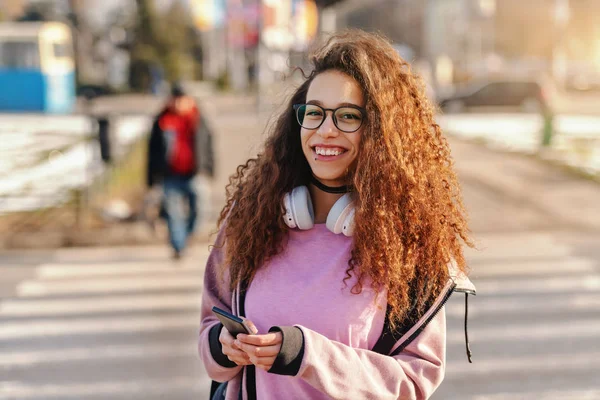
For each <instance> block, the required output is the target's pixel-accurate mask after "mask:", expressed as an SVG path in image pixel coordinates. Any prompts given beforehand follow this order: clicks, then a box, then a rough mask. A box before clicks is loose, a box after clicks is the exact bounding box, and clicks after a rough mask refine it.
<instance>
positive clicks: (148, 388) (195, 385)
mask: <svg viewBox="0 0 600 400" xmlns="http://www.w3.org/2000/svg"><path fill="white" fill-rule="evenodd" d="M209 388H210V381H205V382H202V380H201V379H198V377H197V376H189V377H184V376H180V377H175V378H171V379H160V380H156V379H144V380H131V379H128V380H123V381H110V382H85V383H66V382H64V383H62V382H61V383H60V384H50V385H35V384H24V383H22V382H0V398H7V399H12V400H20V399H40V400H48V399H55V398H57V399H83V398H86V397H89V396H100V395H102V396H107V398H111V399H115V398H127V397H125V396H127V395H129V396H132V395H148V396H150V395H160V394H164V395H165V396H166V397H165V398H169V394H172V393H173V392H174V391H177V390H185V391H186V392H191V393H203V392H204V393H205V394H206V393H208V390H209ZM4 396H5V397H4Z"/></svg>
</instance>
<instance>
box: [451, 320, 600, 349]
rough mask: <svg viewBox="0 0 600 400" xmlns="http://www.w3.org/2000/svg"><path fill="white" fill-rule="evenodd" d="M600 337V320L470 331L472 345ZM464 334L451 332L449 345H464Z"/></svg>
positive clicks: (542, 323)
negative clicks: (492, 342)
mask: <svg viewBox="0 0 600 400" xmlns="http://www.w3.org/2000/svg"><path fill="white" fill-rule="evenodd" d="M598 335H600V320H560V321H548V322H547V321H544V322H541V323H538V324H536V325H523V324H510V325H508V324H501V325H498V326H488V327H485V328H473V327H471V328H470V329H469V338H470V339H471V343H479V342H491V341H497V342H507V341H519V342H523V341H524V340H535V341H543V340H548V339H560V338H563V339H573V338H584V337H596V336H598ZM464 340H465V335H464V332H461V331H457V332H449V333H448V336H447V342H448V344H460V343H464Z"/></svg>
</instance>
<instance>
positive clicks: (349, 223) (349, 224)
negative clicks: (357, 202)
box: [342, 207, 356, 237]
mask: <svg viewBox="0 0 600 400" xmlns="http://www.w3.org/2000/svg"><path fill="white" fill-rule="evenodd" d="M354 214H356V208H354V207H352V210H350V212H349V213H348V216H347V217H346V218H345V219H344V223H343V224H342V233H343V234H344V235H345V236H349V237H350V236H352V235H353V234H354Z"/></svg>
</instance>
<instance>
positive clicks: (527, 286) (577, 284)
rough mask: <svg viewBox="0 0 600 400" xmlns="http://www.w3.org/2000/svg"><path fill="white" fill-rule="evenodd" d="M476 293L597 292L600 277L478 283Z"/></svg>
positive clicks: (599, 286) (586, 276) (594, 275)
mask: <svg viewBox="0 0 600 400" xmlns="http://www.w3.org/2000/svg"><path fill="white" fill-rule="evenodd" d="M476 286H477V292H478V293H481V294H486V295H494V294H503V293H506V294H508V293H512V294H517V293H518V294H523V293H532V294H533V293H557V292H562V291H568V290H580V291H598V290H600V275H598V274H587V275H579V276H568V277H550V278H535V279H511V280H503V281H498V280H491V281H478V282H477V283H476Z"/></svg>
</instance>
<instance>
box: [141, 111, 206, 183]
mask: <svg viewBox="0 0 600 400" xmlns="http://www.w3.org/2000/svg"><path fill="white" fill-rule="evenodd" d="M167 112H169V110H168V109H164V110H163V111H161V112H160V114H158V116H157V117H156V119H155V120H154V123H153V124H152V131H151V133H150V139H149V141H148V164H147V175H146V183H147V185H148V187H151V186H153V185H155V184H160V183H161V182H162V180H163V179H164V178H165V177H167V176H173V175H177V174H175V173H173V172H172V171H171V170H170V168H169V165H168V163H167V159H166V143H165V137H164V132H163V131H162V129H161V128H160V124H159V121H160V119H161V118H162V117H163V116H164V115H165V113H167ZM193 137H194V145H193V152H194V159H195V168H194V169H193V171H192V172H191V173H189V174H186V175H185V176H186V177H190V178H191V177H193V176H195V175H196V174H197V173H199V172H200V173H204V174H207V175H208V176H210V177H213V176H214V173H215V171H214V153H213V137H212V131H211V129H210V127H209V125H208V123H207V121H206V117H205V116H204V115H202V114H200V116H199V117H198V123H197V124H196V129H195V134H194V135H193Z"/></svg>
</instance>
